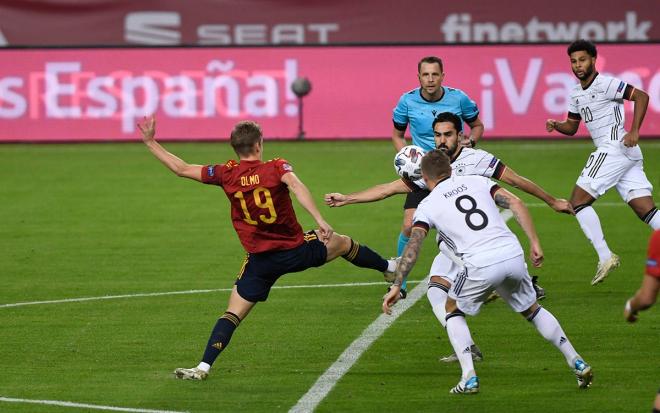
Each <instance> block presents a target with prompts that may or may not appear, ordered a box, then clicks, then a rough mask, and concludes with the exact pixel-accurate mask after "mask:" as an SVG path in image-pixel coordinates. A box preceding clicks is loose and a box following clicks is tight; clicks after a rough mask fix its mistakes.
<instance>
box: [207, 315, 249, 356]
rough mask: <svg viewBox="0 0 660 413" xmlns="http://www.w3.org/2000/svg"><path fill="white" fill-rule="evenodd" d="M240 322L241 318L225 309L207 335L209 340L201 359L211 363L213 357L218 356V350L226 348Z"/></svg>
mask: <svg viewBox="0 0 660 413" xmlns="http://www.w3.org/2000/svg"><path fill="white" fill-rule="evenodd" d="M240 323H241V319H240V318H238V316H237V315H236V314H234V313H230V312H229V311H227V312H226V313H224V314H223V315H222V317H220V319H219V320H218V322H217V323H215V327H213V331H212V332H211V337H209V342H208V344H207V345H206V350H205V351H204V357H202V361H203V362H204V363H208V364H209V365H213V362H214V361H215V359H217V358H218V356H219V355H220V352H222V350H224V349H225V348H227V346H228V345H229V340H231V336H232V334H234V330H236V327H238V325H239V324H240Z"/></svg>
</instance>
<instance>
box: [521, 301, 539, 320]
mask: <svg viewBox="0 0 660 413" xmlns="http://www.w3.org/2000/svg"><path fill="white" fill-rule="evenodd" d="M539 311H541V306H540V305H539V304H538V303H534V304H532V306H531V307H529V308H528V309H527V310H525V311H523V312H522V313H520V315H522V316H523V317H525V319H526V320H527V321H532V320H534V317H536V315H537V314H538V313H539Z"/></svg>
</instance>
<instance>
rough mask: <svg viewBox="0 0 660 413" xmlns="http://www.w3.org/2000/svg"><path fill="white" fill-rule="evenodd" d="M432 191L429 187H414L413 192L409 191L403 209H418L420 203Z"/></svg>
mask: <svg viewBox="0 0 660 413" xmlns="http://www.w3.org/2000/svg"><path fill="white" fill-rule="evenodd" d="M430 193H431V192H430V191H429V190H428V189H421V188H415V189H413V191H412V192H408V195H406V202H405V203H404V204H403V209H417V207H418V206H419V203H420V202H422V200H423V199H424V198H426V197H427V196H428V194H430Z"/></svg>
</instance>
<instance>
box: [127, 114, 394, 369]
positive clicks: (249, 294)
mask: <svg viewBox="0 0 660 413" xmlns="http://www.w3.org/2000/svg"><path fill="white" fill-rule="evenodd" d="M138 128H139V129H140V131H141V132H142V140H143V141H144V143H145V144H146V146H147V148H148V149H149V150H150V151H151V153H152V154H153V155H154V156H155V157H156V158H158V160H159V161H161V162H162V163H163V164H164V165H165V166H166V167H167V168H169V169H170V170H171V171H172V172H174V173H175V174H177V175H178V176H180V177H183V178H189V179H192V180H195V181H198V182H202V183H205V184H209V185H217V186H220V187H221V188H222V189H223V191H224V192H225V194H226V196H227V198H228V199H229V203H230V207H231V220H232V224H233V226H234V229H235V230H236V233H237V234H238V238H239V239H240V241H241V244H243V247H244V248H245V250H246V251H247V257H246V258H245V261H244V262H243V266H242V267H241V269H240V271H239V274H238V278H237V280H236V282H235V284H234V287H233V289H232V292H231V295H230V297H229V304H228V306H227V310H226V311H225V313H224V314H223V315H222V316H221V317H220V318H219V319H218V321H217V323H216V324H215V326H214V327H213V330H212V332H211V336H210V337H209V340H208V343H207V345H206V349H205V351H204V354H203V357H202V360H201V362H200V363H199V365H198V366H197V367H193V368H178V369H176V370H175V372H174V374H175V375H176V377H177V378H180V379H186V380H204V379H206V377H207V376H208V373H209V370H210V368H211V365H212V364H213V362H214V361H215V360H216V358H217V357H218V356H219V355H220V353H221V352H222V351H223V350H225V349H226V348H227V346H228V345H229V341H230V339H231V337H232V334H233V333H234V330H236V328H237V327H238V325H239V323H240V322H241V321H242V320H244V319H245V317H247V315H248V314H249V312H250V310H252V308H253V307H254V306H255V304H256V303H257V302H259V301H266V299H267V298H268V294H269V292H270V289H271V287H272V286H273V284H274V283H275V282H276V281H277V280H278V279H279V277H281V276H282V275H284V274H287V273H292V272H299V271H303V270H305V269H307V268H311V267H319V266H321V265H323V264H325V263H326V262H329V261H332V260H333V259H335V258H337V257H340V256H341V257H342V258H344V259H346V260H347V261H349V262H350V263H352V264H353V265H356V266H358V267H363V268H369V269H373V270H376V271H380V272H383V273H384V274H385V276H386V278H387V277H388V276H391V275H392V273H393V271H394V269H395V267H396V261H395V260H389V261H388V260H385V259H383V258H382V257H381V256H380V255H378V254H377V253H375V252H374V251H372V250H371V249H369V248H368V247H366V246H364V245H360V244H358V243H357V242H355V241H354V240H353V239H351V238H350V237H348V236H346V235H340V234H337V233H335V232H334V231H333V229H332V227H331V226H330V225H329V224H328V223H327V222H326V221H325V219H323V216H322V215H321V213H320V212H319V210H318V208H317V207H316V204H315V203H314V199H313V198H312V194H311V193H310V192H309V190H308V189H307V187H306V186H305V185H304V184H303V183H302V182H301V181H300V179H298V177H297V176H296V174H295V173H294V172H293V167H292V166H291V164H290V163H289V162H287V161H286V160H285V159H281V158H275V159H273V160H269V161H266V162H264V161H263V160H262V156H263V138H262V131H261V127H260V126H259V125H258V124H256V123H255V122H250V121H244V122H239V123H238V124H236V126H235V127H234V129H233V131H232V132H231V137H230V143H231V146H232V148H233V149H234V151H235V152H236V155H237V156H238V158H239V160H238V161H235V160H229V161H227V162H225V163H224V164H221V165H206V166H204V165H192V164H188V163H186V162H185V161H183V160H182V159H180V158H178V157H177V156H176V155H174V154H172V153H170V152H168V151H167V150H165V148H163V147H162V146H161V145H160V144H159V143H158V142H156V140H155V139H154V136H155V133H156V121H155V119H154V118H153V117H151V118H150V119H145V121H144V122H143V123H142V124H139V125H138ZM289 192H292V193H293V194H294V195H295V197H296V199H297V200H298V201H299V202H300V204H301V205H302V206H303V208H305V210H306V211H307V212H308V213H309V214H310V215H311V216H312V217H313V218H314V220H315V221H316V223H317V225H318V229H317V230H313V231H308V232H305V233H304V232H303V230H302V228H301V226H300V224H299V223H298V220H297V218H296V214H295V211H294V209H293V205H292V201H291V197H290V195H289Z"/></svg>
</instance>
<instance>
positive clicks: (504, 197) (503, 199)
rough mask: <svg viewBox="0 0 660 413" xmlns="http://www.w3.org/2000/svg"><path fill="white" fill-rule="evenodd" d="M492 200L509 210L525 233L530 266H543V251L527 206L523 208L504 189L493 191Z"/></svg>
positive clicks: (515, 198) (522, 203)
mask: <svg viewBox="0 0 660 413" xmlns="http://www.w3.org/2000/svg"><path fill="white" fill-rule="evenodd" d="M493 199H494V200H495V204H497V206H499V207H502V208H508V209H510V210H511V212H512V213H513V217H514V218H515V219H516V221H517V222H518V224H519V225H520V227H521V228H522V229H523V231H525V235H527V238H528V239H529V244H530V254H529V258H530V259H531V260H532V264H533V265H534V266H535V267H540V266H541V265H542V264H543V250H542V249H541V243H540V242H539V237H538V235H537V234H536V229H535V228H534V222H532V216H531V215H530V214H529V210H528V209H527V206H525V203H524V202H523V201H522V200H521V199H520V198H518V197H517V196H515V195H514V194H512V193H511V192H509V191H507V190H506V189H504V188H499V189H498V190H497V191H495V193H494V194H493Z"/></svg>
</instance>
